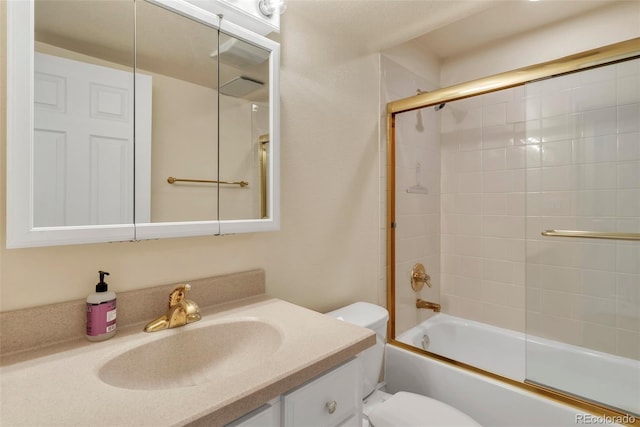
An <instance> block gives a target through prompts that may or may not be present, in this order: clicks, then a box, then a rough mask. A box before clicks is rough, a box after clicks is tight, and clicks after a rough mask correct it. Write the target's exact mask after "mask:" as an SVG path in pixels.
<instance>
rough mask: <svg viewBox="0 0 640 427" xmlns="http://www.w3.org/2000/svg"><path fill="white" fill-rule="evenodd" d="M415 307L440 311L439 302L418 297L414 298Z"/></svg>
mask: <svg viewBox="0 0 640 427" xmlns="http://www.w3.org/2000/svg"><path fill="white" fill-rule="evenodd" d="M416 308H426V309H427V310H433V311H435V312H436V313H440V309H441V307H440V304H438V303H436V302H430V301H425V300H423V299H420V298H418V299H417V300H416Z"/></svg>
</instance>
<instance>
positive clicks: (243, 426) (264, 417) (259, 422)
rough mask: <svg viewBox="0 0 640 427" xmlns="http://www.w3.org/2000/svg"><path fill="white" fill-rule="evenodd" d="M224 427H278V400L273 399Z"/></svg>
mask: <svg viewBox="0 0 640 427" xmlns="http://www.w3.org/2000/svg"><path fill="white" fill-rule="evenodd" d="M225 427H280V398H279V397H277V398H275V399H273V400H272V401H271V402H269V403H267V404H265V405H262V406H261V407H259V408H258V409H256V410H254V411H251V412H249V413H248V414H247V415H245V416H243V417H241V418H238V419H237V420H235V421H233V422H231V423H230V424H227V425H226V426H225Z"/></svg>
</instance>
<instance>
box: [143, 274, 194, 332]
mask: <svg viewBox="0 0 640 427" xmlns="http://www.w3.org/2000/svg"><path fill="white" fill-rule="evenodd" d="M190 290H191V285H188V284H187V285H180V286H178V287H177V288H175V289H174V290H173V292H171V294H170V295H169V310H167V313H166V314H164V315H162V316H160V317H158V318H157V319H155V320H152V321H151V322H149V323H147V326H145V327H144V331H145V332H155V331H160V330H162V329H171V328H177V327H178V326H184V325H186V324H187V323H193V322H197V321H198V320H200V319H201V318H202V316H200V308H198V304H196V303H195V302H193V301H191V300H188V299H187V298H186V294H187V292H189V291H190Z"/></svg>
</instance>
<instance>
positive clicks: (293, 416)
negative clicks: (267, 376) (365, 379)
mask: <svg viewBox="0 0 640 427" xmlns="http://www.w3.org/2000/svg"><path fill="white" fill-rule="evenodd" d="M360 364H361V359H353V360H351V361H349V362H347V363H345V364H343V365H340V366H338V367H337V368H334V369H332V370H331V371H329V372H327V373H326V374H324V375H322V376H321V377H318V378H316V379H314V380H312V381H310V382H308V383H306V384H304V385H302V386H300V387H298V388H297V389H295V390H292V391H290V392H289V393H287V394H285V395H284V396H283V410H282V425H283V427H299V426H323V427H334V426H354V427H355V426H360V425H362V421H361V419H362V385H361V381H362V371H361V366H360Z"/></svg>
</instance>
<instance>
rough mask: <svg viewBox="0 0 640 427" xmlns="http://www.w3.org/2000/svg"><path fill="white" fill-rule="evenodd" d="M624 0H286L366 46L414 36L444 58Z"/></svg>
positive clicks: (306, 15) (380, 47) (378, 47)
mask: <svg viewBox="0 0 640 427" xmlns="http://www.w3.org/2000/svg"><path fill="white" fill-rule="evenodd" d="M623 1H633V2H637V1H639V0H623ZM623 1H620V0H540V1H536V2H531V1H527V0H289V1H288V4H289V7H290V8H291V9H295V16H296V17H298V16H299V17H303V18H304V19H309V20H313V21H314V22H315V23H316V25H319V26H320V28H322V26H324V27H325V30H326V31H327V32H332V33H336V32H340V33H341V34H344V36H345V37H349V38H352V39H356V40H362V43H363V46H365V47H366V48H367V49H368V50H370V51H380V50H385V49H388V48H391V47H394V46H397V45H399V44H402V43H404V42H407V41H409V40H412V39H416V41H417V42H418V43H419V44H420V45H422V46H423V48H424V49H426V50H428V51H430V52H432V53H434V54H436V55H437V56H439V57H440V58H447V57H450V56H455V55H458V54H461V53H464V52H465V51H468V50H471V49H474V48H477V47H480V46H482V45H484V44H487V43H491V42H494V41H497V40H500V39H503V38H508V37H512V36H515V35H517V34H520V33H524V32H527V31H531V30H534V29H536V28H539V27H543V26H545V25H549V24H552V23H554V22H558V21H560V20H563V19H567V18H570V17H572V16H576V15H579V14H582V13H586V12H588V11H590V10H593V9H596V8H599V7H606V6H609V5H611V4H612V3H620V2H623ZM287 13H288V12H286V13H285V15H283V25H286V19H287Z"/></svg>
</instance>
